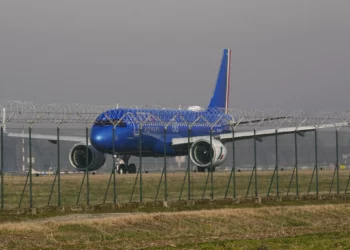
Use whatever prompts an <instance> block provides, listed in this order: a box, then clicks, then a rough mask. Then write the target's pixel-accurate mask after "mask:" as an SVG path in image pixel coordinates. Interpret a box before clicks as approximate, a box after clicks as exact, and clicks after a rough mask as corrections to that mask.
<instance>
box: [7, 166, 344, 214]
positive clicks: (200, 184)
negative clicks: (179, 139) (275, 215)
mask: <svg viewBox="0 0 350 250" xmlns="http://www.w3.org/2000/svg"><path fill="white" fill-rule="evenodd" d="M349 173H350V172H349V170H340V172H339V180H340V181H339V189H340V193H344V192H345V189H346V186H347V182H348V179H349ZM333 174H334V171H333V170H322V171H321V170H320V171H319V193H320V194H328V193H329V191H330V187H331V183H332V177H333ZM229 176H230V172H214V173H213V196H214V199H222V198H224V196H225V191H226V189H227V185H228V181H229ZM272 176H273V171H257V189H256V190H257V192H258V196H259V197H265V196H266V195H267V192H268V189H269V186H270V183H271V179H272ZM291 176H292V171H286V170H285V171H279V192H280V196H282V197H283V196H286V195H287V190H288V186H289V183H290V179H291ZM311 176H312V171H310V170H299V178H298V179H299V195H306V194H307V192H308V187H309V183H310V180H311ZM160 177H161V173H148V174H143V175H142V183H143V185H142V198H143V201H144V202H147V201H148V202H149V201H154V200H155V198H156V194H157V189H158V186H159V183H160ZM184 177H185V173H184V172H176V173H168V174H167V183H168V200H169V201H175V200H179V198H180V192H181V189H182V185H183V183H184V186H183V192H182V196H181V199H184V200H186V199H188V185H187V184H188V181H187V178H186V180H185V182H184ZM190 177H191V178H190V198H191V199H202V197H203V198H205V199H208V198H211V176H210V175H209V178H208V183H207V186H206V189H205V192H204V187H205V183H206V178H207V177H208V173H198V172H197V173H193V172H191V175H190ZM250 177H251V172H236V195H237V197H245V196H246V193H247V188H248V183H249V180H250ZM109 178H110V175H109V174H96V175H91V174H90V175H89V190H90V191H89V192H90V195H89V199H90V204H102V203H103V200H104V196H105V193H106V190H107V184H108V181H109ZM135 178H136V175H129V174H127V175H116V192H117V202H119V203H126V202H129V201H130V200H131V201H133V202H137V201H140V182H139V180H140V179H139V178H138V180H137V182H136V186H135V192H134V195H133V197H132V199H131V194H132V190H133V186H134V183H135ZM25 179H26V176H15V175H5V176H4V194H5V195H4V203H5V209H11V208H16V207H18V204H19V201H20V198H21V193H22V191H23V187H24V183H25ZM53 180H54V176H53V175H51V176H48V175H45V176H43V175H41V176H38V177H37V176H34V175H33V186H32V189H33V207H44V206H47V204H48V200H49V196H50V191H51V187H52V183H53ZM82 180H83V174H71V175H70V174H66V175H61V205H62V206H73V205H75V204H76V201H77V197H78V194H79V190H80V186H81V183H82ZM28 183H29V182H28ZM315 184H316V178H315V176H314V178H313V181H312V183H311V189H310V194H315V187H316V185H315ZM335 184H336V183H334V185H333V189H332V193H336V185H335ZM276 192H277V185H276V176H275V178H274V181H273V184H272V186H271V191H270V195H271V196H276ZM203 193H204V195H203ZM86 194H87V186H86V180H85V182H84V185H83V188H82V192H81V195H80V200H79V204H86V200H87V195H86ZM164 194H165V193H164V178H163V180H162V182H161V185H160V189H159V193H158V200H164ZM295 194H296V182H295V176H294V179H293V181H292V185H291V189H290V193H289V195H295ZM252 196H255V179H254V176H253V178H252V183H251V187H250V191H249V193H248V197H252ZM227 197H233V184H232V181H231V182H230V185H229V189H228V195H227ZM112 202H113V181H112V182H111V185H110V188H109V192H108V194H107V199H106V203H112ZM50 204H51V205H56V204H57V182H56V185H55V187H54V193H53V196H52V200H51V203H50ZM21 207H22V208H26V207H29V185H27V187H26V190H25V195H24V197H23V200H22V205H21Z"/></svg>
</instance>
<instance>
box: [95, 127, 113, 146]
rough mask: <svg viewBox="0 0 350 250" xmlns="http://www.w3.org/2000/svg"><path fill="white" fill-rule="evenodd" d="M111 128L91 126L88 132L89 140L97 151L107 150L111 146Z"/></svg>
mask: <svg viewBox="0 0 350 250" xmlns="http://www.w3.org/2000/svg"><path fill="white" fill-rule="evenodd" d="M112 133H113V131H112V128H111V127H101V126H93V127H92V128H91V132H90V141H91V144H92V146H93V147H94V148H96V149H98V150H99V151H102V152H103V151H108V150H110V148H111V147H112V140H113V139H112Z"/></svg>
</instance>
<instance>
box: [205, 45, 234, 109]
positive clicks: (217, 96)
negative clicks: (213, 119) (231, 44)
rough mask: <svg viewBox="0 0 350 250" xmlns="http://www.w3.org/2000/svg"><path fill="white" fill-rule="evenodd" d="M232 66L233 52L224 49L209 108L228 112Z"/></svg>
mask: <svg viewBox="0 0 350 250" xmlns="http://www.w3.org/2000/svg"><path fill="white" fill-rule="evenodd" d="M230 64H231V50H230V49H224V54H223V56H222V61H221V66H220V70H219V74H218V78H217V80H216V86H215V90H214V94H213V97H212V98H211V100H210V104H209V106H208V108H221V109H225V113H227V110H228V103H229V94H230V68H231V67H230Z"/></svg>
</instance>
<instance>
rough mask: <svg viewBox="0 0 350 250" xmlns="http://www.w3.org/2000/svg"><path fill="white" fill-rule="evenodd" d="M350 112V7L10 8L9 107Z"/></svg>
mask: <svg viewBox="0 0 350 250" xmlns="http://www.w3.org/2000/svg"><path fill="white" fill-rule="evenodd" d="M224 48H231V49H232V70H231V76H232V77H231V92H230V99H231V100H230V107H231V108H255V109H277V108H278V109H282V110H296V109H297V110H300V109H302V110H305V111H315V110H323V111H335V110H339V111H345V110H350V1H349V0H343V1H342V0H333V1H330V0H309V1H307V0H289V1H287V0H285V1H282V0H263V1H262V0H255V1H253V0H250V1H247V0H241V1H237V0H227V1H224V0H215V1H214V0H176V1H175V0H173V1H167V0H157V1H156V0H147V1H144V0H139V1H135V0H134V1H132V0H128V1H117V0H110V1H107V0H99V1H97V0H94V1H92V0H60V1H47V0H42V1H36V0H31V1H28V0H23V1H17V0H1V2H0V87H1V88H0V101H1V102H3V101H4V100H25V101H33V102H37V103H52V102H55V103H57V102H58V103H66V102H70V103H71V102H74V103H85V104H116V103H120V104H124V105H134V104H148V105H164V106H178V105H183V106H188V105H201V106H207V105H208V103H209V100H210V98H211V95H212V92H213V88H214V84H215V80H216V76H217V72H218V67H219V63H220V60H221V56H222V50H223V49H224Z"/></svg>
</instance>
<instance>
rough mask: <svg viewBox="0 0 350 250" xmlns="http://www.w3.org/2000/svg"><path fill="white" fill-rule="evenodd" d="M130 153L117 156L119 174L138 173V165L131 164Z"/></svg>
mask: <svg viewBox="0 0 350 250" xmlns="http://www.w3.org/2000/svg"><path fill="white" fill-rule="evenodd" d="M129 159H130V155H123V156H117V159H116V169H117V173H118V174H127V173H129V174H136V165H135V164H134V163H130V164H129Z"/></svg>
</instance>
